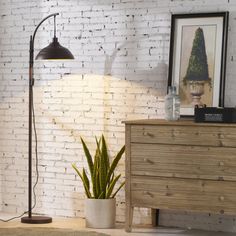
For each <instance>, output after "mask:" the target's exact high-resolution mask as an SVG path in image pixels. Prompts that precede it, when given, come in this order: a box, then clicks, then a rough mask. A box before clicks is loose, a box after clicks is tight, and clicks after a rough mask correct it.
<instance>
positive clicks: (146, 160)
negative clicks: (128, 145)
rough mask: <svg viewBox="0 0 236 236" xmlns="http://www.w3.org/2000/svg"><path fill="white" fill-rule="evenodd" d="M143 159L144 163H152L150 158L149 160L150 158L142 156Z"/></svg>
mask: <svg viewBox="0 0 236 236" xmlns="http://www.w3.org/2000/svg"><path fill="white" fill-rule="evenodd" d="M143 160H144V162H146V163H149V164H154V161H152V160H150V159H148V158H144V159H143Z"/></svg>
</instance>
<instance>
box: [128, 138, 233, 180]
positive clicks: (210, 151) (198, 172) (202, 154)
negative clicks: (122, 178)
mask: <svg viewBox="0 0 236 236" xmlns="http://www.w3.org/2000/svg"><path fill="white" fill-rule="evenodd" d="M235 173H236V148H230V147H227V148H226V147H206V146H184V145H164V144H159V145H155V144H141V143H139V144H137V143H131V175H142V176H162V177H180V178H200V179H212V180H234V181H236V175H235Z"/></svg>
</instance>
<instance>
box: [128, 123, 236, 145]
mask: <svg viewBox="0 0 236 236" xmlns="http://www.w3.org/2000/svg"><path fill="white" fill-rule="evenodd" d="M131 142H132V143H159V144H161V143H163V144H184V145H202V146H225V147H236V128H235V127H217V126H216V127H206V126H171V125H131Z"/></svg>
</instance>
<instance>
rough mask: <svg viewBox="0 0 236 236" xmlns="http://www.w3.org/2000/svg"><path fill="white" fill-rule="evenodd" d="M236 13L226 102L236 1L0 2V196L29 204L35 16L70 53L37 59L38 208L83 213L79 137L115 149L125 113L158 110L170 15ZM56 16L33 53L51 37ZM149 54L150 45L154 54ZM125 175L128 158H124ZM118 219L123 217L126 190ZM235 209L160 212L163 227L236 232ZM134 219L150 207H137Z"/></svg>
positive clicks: (230, 83) (149, 114)
mask: <svg viewBox="0 0 236 236" xmlns="http://www.w3.org/2000/svg"><path fill="white" fill-rule="evenodd" d="M225 10H229V11H230V22H229V23H230V31H229V50H228V52H229V53H228V63H227V83H226V105H229V106H234V105H235V98H236V94H235V92H234V91H235V88H236V82H235V79H234V77H235V73H236V70H235V65H234V64H235V62H234V58H235V52H236V50H235V48H236V45H235V44H236V43H235V40H234V39H235V29H234V28H236V27H235V26H236V23H235V16H236V12H235V11H236V1H235V0H228V1H227V0H217V1H216V0H215V1H212V0H199V1H197V0H195V1H194V0H172V1H170V0H148V1H144V0H143V1H140V0H139V1H138V0H102V1H101V0H86V1H76V0H60V1H59V0H53V1H46V0H41V1H37V0H31V1H30V0H11V1H1V2H0V53H1V54H0V127H1V133H0V144H1V145H0V156H1V159H0V170H1V174H0V202H1V208H2V210H3V211H5V212H12V213H17V214H18V213H21V212H22V211H25V210H26V209H27V201H25V199H26V197H27V133H28V130H27V129H28V128H27V127H28V123H27V122H28V117H27V115H28V87H27V86H28V60H29V59H28V47H29V45H28V41H29V36H30V34H32V33H33V31H34V29H35V26H36V25H37V24H38V23H39V21H40V20H41V19H42V18H43V17H45V16H47V15H48V14H50V13H54V12H59V13H60V15H59V16H58V17H57V28H58V37H59V40H60V42H61V44H62V45H64V46H66V47H68V48H70V50H71V51H72V52H73V54H74V56H75V58H76V59H75V60H74V61H69V62H68V61H67V62H57V63H55V62H39V61H38V62H35V79H36V82H35V92H34V95H35V96H34V97H35V99H34V102H35V113H36V125H37V130H38V141H39V143H38V150H39V165H40V166H39V171H40V179H39V185H38V187H37V196H38V197H37V207H36V209H35V212H37V213H46V214H49V215H52V216H80V217H83V199H84V194H83V188H82V185H81V182H80V181H79V179H78V177H77V176H76V175H75V173H74V171H73V170H72V169H71V163H73V162H77V163H78V166H80V167H82V166H83V165H84V164H85V160H84V157H83V152H82V149H81V144H80V141H79V136H83V137H84V138H85V140H86V141H87V142H88V143H89V144H90V145H92V146H93V148H94V136H95V135H97V136H99V135H101V134H102V133H104V134H105V136H106V138H107V140H108V144H109V146H110V148H111V150H112V151H114V152H116V151H117V150H118V149H119V148H120V147H121V146H122V145H123V144H124V125H123V124H121V121H122V120H127V119H136V118H137V119H140V118H160V117H162V116H163V96H164V95H165V91H166V84H167V64H168V50H169V32H170V17H171V16H170V13H171V12H172V13H185V12H210V11H225ZM52 23H53V21H52V19H50V20H49V21H46V22H44V24H43V25H42V26H41V28H40V29H39V31H38V34H37V36H36V40H35V53H37V52H38V49H39V48H42V47H44V46H46V45H47V44H48V43H49V42H50V40H51V37H52V35H53V26H52ZM149 52H151V53H149ZM119 171H121V172H122V173H123V174H124V160H123V161H122V163H121V164H120V166H119ZM117 220H118V221H124V191H121V192H120V194H119V196H118V210H117ZM234 221H235V219H234V217H222V216H220V217H219V216H211V215H210V216H209V215H207V214H206V215H199V214H190V213H187V212H171V213H169V212H162V214H161V223H162V224H164V225H168V224H169V225H177V226H191V227H198V228H205V229H217V230H218V229H219V230H227V231H236V228H235V223H234ZM135 222H137V223H150V212H149V211H147V210H144V209H136V210H135Z"/></svg>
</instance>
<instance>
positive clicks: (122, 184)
mask: <svg viewBox="0 0 236 236" xmlns="http://www.w3.org/2000/svg"><path fill="white" fill-rule="evenodd" d="M124 185H125V181H124V182H122V183H121V185H120V187H119V188H118V189H117V190H116V191H115V192H114V194H113V195H112V196H111V198H114V197H115V196H116V194H117V193H118V192H119V191H120V189H121V188H122V187H123V186H124Z"/></svg>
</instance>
